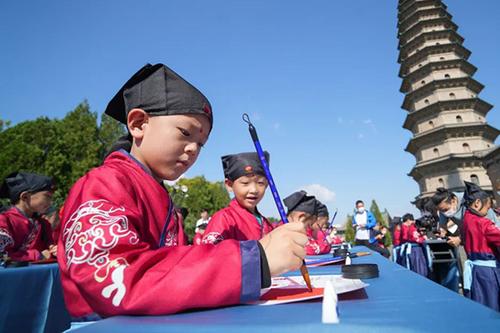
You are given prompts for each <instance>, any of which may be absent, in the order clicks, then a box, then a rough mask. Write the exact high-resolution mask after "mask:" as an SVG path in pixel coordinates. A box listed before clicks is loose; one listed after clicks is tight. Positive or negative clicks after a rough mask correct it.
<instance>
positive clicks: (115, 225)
mask: <svg viewBox="0 0 500 333" xmlns="http://www.w3.org/2000/svg"><path fill="white" fill-rule="evenodd" d="M124 212H125V208H124V207H114V206H113V205H112V204H111V203H109V202H107V201H106V200H90V201H87V202H85V203H83V204H82V205H81V206H80V207H78V209H77V210H76V211H75V212H74V213H73V214H72V215H71V217H70V218H69V220H68V222H67V223H66V225H65V228H64V231H63V242H64V247H65V255H66V262H67V270H69V269H70V268H71V266H72V265H89V266H92V267H93V268H94V274H93V276H94V279H95V281H96V282H98V283H103V282H104V281H105V280H106V279H108V277H110V278H111V282H112V283H111V284H108V285H103V289H102V292H101V295H102V296H103V297H104V298H107V299H109V298H111V296H112V293H113V292H114V291H116V293H115V294H114V296H113V298H112V304H113V305H114V306H119V305H120V303H121V301H122V299H123V297H124V296H125V294H126V292H127V289H126V286H125V284H124V283H123V281H124V275H125V270H126V268H127V267H128V265H129V264H128V262H127V260H126V259H125V258H123V257H117V258H113V259H111V258H110V251H111V250H112V249H113V248H114V247H115V246H116V245H117V244H118V243H119V242H120V240H122V241H126V242H128V243H129V244H137V243H138V241H139V240H138V237H137V234H136V233H135V232H134V231H132V230H129V224H128V219H127V216H126V215H125V214H124Z"/></svg>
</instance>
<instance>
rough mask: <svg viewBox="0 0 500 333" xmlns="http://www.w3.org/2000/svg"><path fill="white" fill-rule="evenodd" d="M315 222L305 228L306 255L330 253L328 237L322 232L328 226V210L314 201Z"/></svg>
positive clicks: (317, 201) (330, 247)
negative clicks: (306, 238) (306, 239)
mask: <svg viewBox="0 0 500 333" xmlns="http://www.w3.org/2000/svg"><path fill="white" fill-rule="evenodd" d="M316 215H317V219H316V221H315V222H314V223H313V224H311V225H310V226H307V227H306V235H307V237H308V241H307V244H306V253H307V254H308V255H316V254H325V253H330V250H331V249H332V246H331V243H330V240H329V238H328V235H327V234H326V233H325V232H324V231H323V227H324V226H327V225H328V222H329V214H328V208H327V207H326V206H325V205H324V204H323V203H321V202H320V201H319V200H316Z"/></svg>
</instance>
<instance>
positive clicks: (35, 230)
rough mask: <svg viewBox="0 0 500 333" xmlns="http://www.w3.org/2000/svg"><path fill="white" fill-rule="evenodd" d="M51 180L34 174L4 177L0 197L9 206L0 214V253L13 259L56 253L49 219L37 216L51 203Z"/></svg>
mask: <svg viewBox="0 0 500 333" xmlns="http://www.w3.org/2000/svg"><path fill="white" fill-rule="evenodd" d="M52 194H53V183H52V179H51V178H49V177H46V176H42V175H37V174H34V173H26V172H14V173H12V174H10V175H9V176H7V178H6V179H5V181H4V182H3V184H2V188H1V189H0V197H1V198H8V199H10V202H11V203H12V205H13V206H12V207H11V208H10V209H8V210H7V211H5V212H3V213H2V214H0V253H2V254H3V253H6V254H7V255H8V256H9V257H10V258H12V259H13V260H17V261H33V260H40V259H48V258H50V257H51V256H52V255H54V256H55V255H56V253H57V246H55V244H54V241H53V240H52V229H51V226H50V224H49V222H48V221H47V220H45V219H43V218H42V217H41V215H42V214H44V213H46V212H47V211H48V210H49V208H50V206H51V205H52Z"/></svg>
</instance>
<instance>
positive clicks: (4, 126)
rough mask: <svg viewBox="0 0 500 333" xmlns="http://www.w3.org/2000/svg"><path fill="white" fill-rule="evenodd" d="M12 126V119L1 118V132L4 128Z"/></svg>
mask: <svg viewBox="0 0 500 333" xmlns="http://www.w3.org/2000/svg"><path fill="white" fill-rule="evenodd" d="M9 126H10V120H2V119H0V132H1V131H3V130H4V128H8V127H9Z"/></svg>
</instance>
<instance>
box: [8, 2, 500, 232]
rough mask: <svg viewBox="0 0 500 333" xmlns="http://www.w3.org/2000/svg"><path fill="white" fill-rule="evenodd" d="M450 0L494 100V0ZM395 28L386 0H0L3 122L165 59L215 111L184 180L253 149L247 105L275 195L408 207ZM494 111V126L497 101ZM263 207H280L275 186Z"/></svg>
mask: <svg viewBox="0 0 500 333" xmlns="http://www.w3.org/2000/svg"><path fill="white" fill-rule="evenodd" d="M445 3H446V4H447V5H448V10H449V11H450V13H451V14H452V15H453V17H454V21H455V23H457V24H458V25H459V33H460V34H461V35H462V36H463V37H464V38H465V42H464V45H465V46H466V47H467V48H469V49H470V50H471V51H472V56H471V57H470V59H469V60H470V61H471V63H472V64H474V65H475V66H477V67H478V72H477V73H476V75H475V78H476V79H477V80H479V81H480V82H481V83H483V84H484V85H485V89H484V90H483V92H482V93H481V97H482V98H483V99H485V100H486V101H488V102H489V103H491V104H493V105H500V95H499V94H498V92H499V91H500V62H499V61H498V60H499V59H500V43H499V42H500V40H499V39H500V38H499V36H498V31H500V2H499V1H497V0H482V1H458V0H454V1H452V0H448V1H445ZM396 24H397V1H390V0H384V1H374V0H359V1H331V0H322V1H308V2H304V1H285V0H283V1H275V0H267V1H265V0H256V1H220V0H216V1H203V0H198V1H181V0H175V1H173V0H172V1H160V0H158V1H118V0H115V1H98V0H93V1H2V2H1V4H0V31H2V33H1V34H0V45H1V49H2V52H0V73H1V74H0V118H2V119H5V120H11V121H12V122H13V123H14V124H15V123H18V122H20V121H24V120H30V119H35V118H36V117H39V116H48V117H51V118H61V117H63V116H64V115H65V113H66V112H68V111H70V110H72V109H73V108H74V107H75V106H76V105H77V104H78V103H80V102H81V101H83V100H84V99H87V100H88V102H89V103H90V106H91V108H92V110H93V111H97V112H98V113H102V111H103V110H104V108H105V106H106V104H107V102H108V100H109V99H110V98H111V97H112V96H113V95H114V93H115V92H116V90H117V89H118V88H119V87H120V86H121V85H122V84H123V82H124V81H125V80H126V79H128V77H129V76H130V75H131V74H132V73H134V72H135V71H136V70H137V69H138V68H140V67H141V66H142V65H143V64H145V63H146V62H150V63H155V62H163V63H165V64H167V65H168V66H170V67H172V68H173V69H174V70H175V71H177V72H178V73H180V74H181V75H182V76H184V77H185V78H186V79H188V80H189V81H191V82H192V83H193V84H194V85H196V86H197V87H198V88H200V90H201V91H203V92H204V93H205V94H206V95H207V96H208V98H209V99H210V100H211V102H212V106H213V108H214V115H215V128H214V130H213V132H212V135H211V138H210V140H209V142H208V144H207V146H206V148H205V149H204V151H203V153H202V155H201V156H200V158H199V160H198V162H197V164H196V165H195V166H194V167H193V168H192V169H191V170H190V171H189V172H188V174H187V176H188V177H190V176H195V175H199V174H203V175H205V177H207V178H208V179H209V180H221V179H222V170H221V166H220V156H222V155H225V154H228V153H237V152H242V151H252V150H253V145H252V142H251V140H250V137H249V135H248V132H247V127H246V126H245V124H244V123H243V122H242V121H241V114H242V113H244V112H247V113H249V114H250V116H251V118H252V120H253V121H254V123H255V125H256V127H257V129H258V131H259V136H260V139H261V143H262V145H263V147H264V148H265V149H267V150H268V151H269V152H270V153H271V171H272V172H273V176H274V178H275V181H276V183H277V184H278V186H279V187H278V189H279V191H280V193H281V195H282V197H284V196H286V195H288V194H290V193H291V192H293V191H295V190H297V189H300V188H304V187H306V188H308V189H311V188H313V189H315V190H318V189H319V190H320V191H322V193H323V194H324V195H325V198H327V200H328V202H327V204H328V206H329V208H330V209H331V210H332V209H338V210H339V217H338V220H337V222H343V220H344V218H345V215H346V214H347V213H350V212H351V211H352V207H353V205H354V201H355V200H357V199H359V198H361V199H364V200H365V201H370V200H371V199H372V198H375V199H376V200H377V201H378V203H379V206H380V207H381V208H387V209H388V210H389V212H390V213H391V214H392V215H401V214H403V213H405V212H407V211H410V212H415V208H413V206H412V205H411V204H410V201H411V200H412V199H413V198H414V196H415V195H416V194H418V187H417V185H416V183H415V182H414V181H413V180H412V179H411V178H410V177H408V176H407V175H406V174H407V173H408V172H409V171H410V169H411V168H412V166H413V164H414V158H413V156H412V155H410V154H408V153H406V152H404V151H403V149H404V147H405V146H406V144H407V142H408V140H409V138H410V137H411V135H410V132H408V131H407V130H405V129H403V128H402V127H401V125H402V124H403V121H404V118H405V111H404V110H402V109H401V108H400V106H401V104H402V101H403V97H404V96H403V95H402V94H401V93H399V87H400V84H401V79H400V78H399V77H398V76H397V73H398V70H399V64H398V63H397V60H396V59H397V56H398V50H397V38H396V34H397V29H396ZM488 121H489V122H490V123H491V124H492V125H494V126H496V127H500V112H499V111H498V108H494V109H493V110H492V112H491V113H490V114H489V116H488ZM497 142H498V141H497ZM261 210H262V211H263V212H264V213H265V214H267V215H274V216H277V215H278V214H277V212H276V209H275V208H274V204H273V202H272V196H271V195H270V193H268V194H267V195H266V198H265V199H264V201H263V202H262V204H261Z"/></svg>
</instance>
